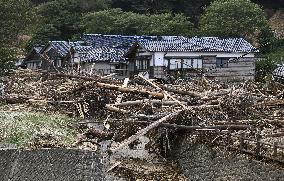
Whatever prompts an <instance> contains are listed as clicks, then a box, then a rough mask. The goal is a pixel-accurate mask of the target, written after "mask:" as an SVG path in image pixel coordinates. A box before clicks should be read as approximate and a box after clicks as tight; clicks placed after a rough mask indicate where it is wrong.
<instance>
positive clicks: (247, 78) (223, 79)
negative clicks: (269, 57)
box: [208, 76, 254, 81]
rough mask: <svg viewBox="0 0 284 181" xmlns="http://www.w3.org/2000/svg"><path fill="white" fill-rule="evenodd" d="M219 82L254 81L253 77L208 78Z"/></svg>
mask: <svg viewBox="0 0 284 181" xmlns="http://www.w3.org/2000/svg"><path fill="white" fill-rule="evenodd" d="M208 77H209V78H210V77H212V78H214V79H216V80H219V81H243V80H254V76H218V77H214V76H208Z"/></svg>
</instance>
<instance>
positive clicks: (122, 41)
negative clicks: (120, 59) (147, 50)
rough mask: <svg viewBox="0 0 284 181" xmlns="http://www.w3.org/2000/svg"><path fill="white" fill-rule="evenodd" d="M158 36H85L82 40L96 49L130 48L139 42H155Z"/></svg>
mask: <svg viewBox="0 0 284 181" xmlns="http://www.w3.org/2000/svg"><path fill="white" fill-rule="evenodd" d="M156 38H157V37H156V36H123V35H101V34H85V35H84V36H83V37H82V39H83V40H84V41H85V42H86V43H87V45H89V46H93V47H94V48H101V47H109V48H121V49H127V48H130V47H131V46H132V45H133V43H135V42H137V41H138V40H140V41H142V40H153V39H156Z"/></svg>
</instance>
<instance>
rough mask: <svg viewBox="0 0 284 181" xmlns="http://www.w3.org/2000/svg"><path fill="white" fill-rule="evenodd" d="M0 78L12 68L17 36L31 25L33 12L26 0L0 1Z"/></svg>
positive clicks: (17, 45)
mask: <svg viewBox="0 0 284 181" xmlns="http://www.w3.org/2000/svg"><path fill="white" fill-rule="evenodd" d="M0 9H1V11H0V24H1V28H0V76H2V75H5V74H6V73H7V72H9V70H10V69H11V68H13V67H14V61H15V60H16V58H15V57H16V52H17V51H18V50H19V48H20V47H19V36H20V35H24V33H25V32H26V30H27V27H28V26H29V25H30V24H31V22H32V20H33V17H34V11H33V8H32V6H31V4H30V2H29V1H28V0H1V1H0ZM16 50H17V51H16Z"/></svg>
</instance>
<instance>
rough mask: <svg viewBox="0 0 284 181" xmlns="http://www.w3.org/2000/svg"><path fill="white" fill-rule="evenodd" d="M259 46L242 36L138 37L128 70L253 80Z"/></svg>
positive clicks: (163, 75) (127, 54)
mask: <svg viewBox="0 0 284 181" xmlns="http://www.w3.org/2000/svg"><path fill="white" fill-rule="evenodd" d="M255 53H257V51H256V48H255V47H253V46H252V45H251V44H250V43H249V42H247V41H246V40H244V39H243V38H225V39H221V38H217V37H193V38H186V37H182V36H161V37H157V38H156V39H148V40H138V41H137V43H135V44H134V45H133V46H132V47H131V48H130V50H129V51H128V52H127V53H126V57H127V58H128V60H129V64H128V67H129V74H130V75H134V74H137V73H139V72H145V71H147V72H149V74H150V77H151V78H163V77H165V75H166V74H175V75H180V76H183V77H187V76H198V75H205V76H206V77H208V78H212V79H213V78H214V79H218V80H252V79H254V74H255V60H256V58H255Z"/></svg>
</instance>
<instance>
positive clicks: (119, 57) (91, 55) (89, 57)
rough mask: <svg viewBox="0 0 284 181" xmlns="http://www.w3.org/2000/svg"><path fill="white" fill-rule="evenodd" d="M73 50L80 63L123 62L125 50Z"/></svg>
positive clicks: (75, 48) (87, 48)
mask: <svg viewBox="0 0 284 181" xmlns="http://www.w3.org/2000/svg"><path fill="white" fill-rule="evenodd" d="M74 50H75V51H76V52H77V53H78V55H79V58H80V61H82V62H123V61H125V58H124V57H123V55H124V54H125V52H126V51H127V49H118V48H109V47H100V48H94V47H92V46H76V47H74Z"/></svg>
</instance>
